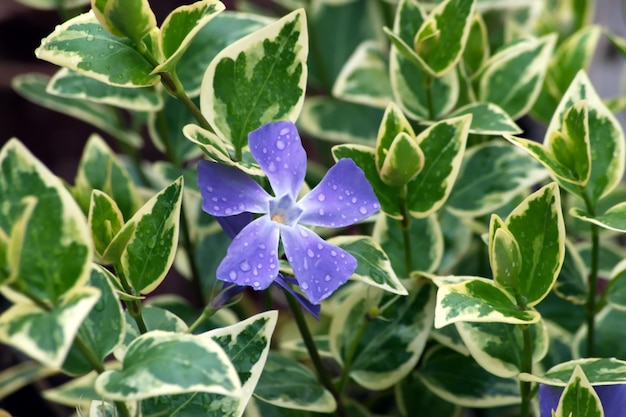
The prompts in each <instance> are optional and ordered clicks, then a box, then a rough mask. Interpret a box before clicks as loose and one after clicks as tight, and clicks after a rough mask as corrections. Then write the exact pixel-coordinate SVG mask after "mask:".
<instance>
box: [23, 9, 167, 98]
mask: <svg viewBox="0 0 626 417" xmlns="http://www.w3.org/2000/svg"><path fill="white" fill-rule="evenodd" d="M99 1H100V0H99ZM101 1H105V2H106V1H107V0H101ZM111 3H118V4H119V3H121V0H111ZM57 28H58V29H57V30H55V31H54V32H52V33H51V34H50V35H48V37H46V38H44V39H42V41H41V46H40V47H39V48H37V49H36V50H35V55H36V56H37V58H39V59H43V60H45V61H48V62H51V63H53V64H56V65H59V66H61V67H65V68H69V69H71V70H74V71H77V72H79V73H81V74H84V75H86V76H88V77H92V78H95V79H96V80H99V81H101V82H103V83H106V84H111V85H117V86H120V87H145V86H149V85H154V84H157V83H158V82H159V77H158V76H157V75H153V74H151V72H152V69H153V67H152V65H151V64H150V63H149V62H148V61H147V60H146V58H144V57H143V56H142V55H141V54H140V53H139V52H138V51H137V50H136V49H135V45H134V43H133V41H132V40H130V39H127V38H118V37H116V36H114V35H112V34H111V33H109V32H107V31H106V30H104V28H103V27H102V26H101V25H100V23H99V22H98V20H97V19H96V16H95V15H94V14H93V13H92V12H89V13H85V14H82V15H79V16H76V17H74V18H72V19H70V20H68V21H67V22H65V23H63V24H62V25H60V26H58V27H57Z"/></svg>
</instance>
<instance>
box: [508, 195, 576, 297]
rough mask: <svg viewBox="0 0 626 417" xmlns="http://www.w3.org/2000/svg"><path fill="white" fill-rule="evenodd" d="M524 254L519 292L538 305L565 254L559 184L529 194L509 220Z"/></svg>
mask: <svg viewBox="0 0 626 417" xmlns="http://www.w3.org/2000/svg"><path fill="white" fill-rule="evenodd" d="M506 226H507V228H508V229H509V231H510V232H511V233H512V234H513V236H514V237H515V240H516V241H517V244H518V245H519V249H520V252H521V255H522V266H521V269H520V271H519V275H518V276H519V280H518V282H519V287H518V291H519V295H520V296H522V297H524V299H525V302H526V303H527V305H528V306H534V305H536V304H538V303H539V302H540V301H541V300H542V299H543V298H544V297H545V296H546V295H547V294H548V293H549V292H550V289H551V288H552V287H553V286H554V283H555V281H556V278H557V277H558V275H559V271H560V270H561V265H562V264H563V258H564V256H565V224H564V223H563V214H562V213H561V197H560V193H559V188H558V186H557V185H556V183H551V184H548V185H546V186H544V187H542V188H541V189H539V190H538V191H536V192H534V193H533V194H531V195H530V196H528V197H527V198H526V199H525V200H524V201H523V202H522V203H521V204H520V205H518V206H517V207H516V208H515V209H514V210H513V212H511V214H510V215H509V217H507V219H506Z"/></svg>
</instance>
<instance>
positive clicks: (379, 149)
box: [376, 101, 415, 172]
mask: <svg viewBox="0 0 626 417" xmlns="http://www.w3.org/2000/svg"><path fill="white" fill-rule="evenodd" d="M400 133H406V134H408V135H409V136H410V137H412V138H414V137H415V132H414V131H413V127H412V126H411V123H410V122H409V121H408V120H407V119H406V117H405V116H404V114H403V113H402V110H400V108H399V107H398V106H397V105H396V104H395V103H394V102H393V101H390V102H389V104H387V107H386V109H385V114H384V115H383V119H382V121H381V122H380V127H379V128H378V135H377V136H376V168H377V169H378V171H379V172H380V170H381V169H382V167H383V163H384V162H385V158H386V156H387V154H388V153H389V148H390V147H391V145H392V143H393V141H394V139H395V138H396V137H397V136H398V135H399V134H400Z"/></svg>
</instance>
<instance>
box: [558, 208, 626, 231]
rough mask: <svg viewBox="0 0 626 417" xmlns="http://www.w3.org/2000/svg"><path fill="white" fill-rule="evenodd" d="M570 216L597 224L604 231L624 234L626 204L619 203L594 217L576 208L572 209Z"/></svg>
mask: <svg viewBox="0 0 626 417" xmlns="http://www.w3.org/2000/svg"><path fill="white" fill-rule="evenodd" d="M570 214H571V215H572V216H574V217H576V218H577V219H580V220H583V221H585V222H589V223H593V224H597V225H598V226H600V227H603V228H605V229H609V230H615V231H617V232H622V233H626V202H624V203H619V204H617V205H615V206H613V207H611V208H609V209H608V210H607V211H606V212H604V213H602V214H597V215H595V216H593V215H591V214H589V213H587V212H586V211H584V210H582V209H580V208H577V207H573V208H572V209H571V210H570Z"/></svg>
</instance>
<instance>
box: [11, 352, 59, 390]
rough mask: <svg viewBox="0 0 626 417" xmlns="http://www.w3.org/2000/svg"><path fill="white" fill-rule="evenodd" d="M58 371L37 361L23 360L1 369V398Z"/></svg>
mask: <svg viewBox="0 0 626 417" xmlns="http://www.w3.org/2000/svg"><path fill="white" fill-rule="evenodd" d="M55 373H57V371H56V370H54V369H50V368H47V367H45V366H43V365H41V364H39V363H37V362H33V361H22V362H20V363H18V364H17V365H13V366H10V367H7V368H5V369H3V370H2V371H0V398H6V397H8V396H9V395H11V394H13V393H14V392H16V391H19V390H20V389H22V388H24V387H25V386H27V385H30V384H32V383H34V382H35V381H38V380H40V379H43V378H46V377H48V376H51V375H53V374H55Z"/></svg>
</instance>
